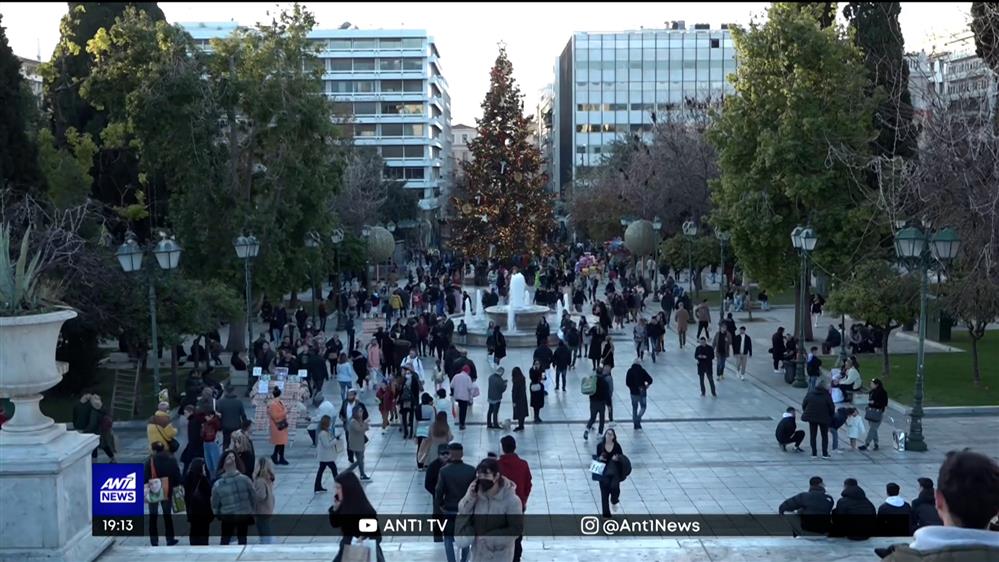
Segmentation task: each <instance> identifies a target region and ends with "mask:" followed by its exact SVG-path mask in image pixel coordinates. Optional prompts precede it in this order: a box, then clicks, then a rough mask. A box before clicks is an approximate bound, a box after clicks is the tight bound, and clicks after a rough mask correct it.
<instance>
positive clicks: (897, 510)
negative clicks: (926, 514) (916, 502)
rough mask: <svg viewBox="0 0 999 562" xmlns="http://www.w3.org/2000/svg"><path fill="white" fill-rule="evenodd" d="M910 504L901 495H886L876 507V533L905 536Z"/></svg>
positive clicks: (910, 509)
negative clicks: (882, 501)
mask: <svg viewBox="0 0 999 562" xmlns="http://www.w3.org/2000/svg"><path fill="white" fill-rule="evenodd" d="M911 516H912V506H910V505H909V502H907V501H905V498H903V497H902V496H888V498H886V499H885V503H883V504H881V505H880V506H879V507H878V534H880V535H882V536H886V537H907V536H909V535H910V530H909V525H910V517H911Z"/></svg>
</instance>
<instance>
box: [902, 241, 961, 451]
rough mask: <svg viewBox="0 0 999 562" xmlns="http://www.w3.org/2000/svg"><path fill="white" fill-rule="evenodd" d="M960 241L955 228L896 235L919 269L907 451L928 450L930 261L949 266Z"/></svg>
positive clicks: (908, 258)
mask: <svg viewBox="0 0 999 562" xmlns="http://www.w3.org/2000/svg"><path fill="white" fill-rule="evenodd" d="M960 246H961V239H960V237H959V236H958V235H957V232H955V231H954V229H952V228H944V229H942V230H939V231H937V232H936V233H935V234H932V235H931V234H930V233H929V232H928V231H924V230H921V229H919V228H916V227H913V226H910V227H908V228H903V229H902V230H899V231H898V232H897V233H896V234H895V251H896V252H897V253H898V257H899V258H901V259H902V261H904V262H907V263H908V264H909V265H910V266H911V265H915V266H917V267H919V348H918V352H917V358H916V390H915V395H914V396H913V400H912V411H911V412H910V413H909V433H908V435H906V438H905V449H906V450H907V451H926V449H927V447H926V440H925V439H924V438H923V381H924V379H925V376H926V372H925V364H924V358H925V356H924V352H923V346H924V343H925V341H926V298H927V293H928V292H929V290H928V287H927V285H928V283H929V281H928V271H929V267H930V258H931V257H932V258H935V259H936V260H937V261H939V262H941V263H946V262H949V261H951V260H953V259H954V258H955V257H957V250H958V248H960Z"/></svg>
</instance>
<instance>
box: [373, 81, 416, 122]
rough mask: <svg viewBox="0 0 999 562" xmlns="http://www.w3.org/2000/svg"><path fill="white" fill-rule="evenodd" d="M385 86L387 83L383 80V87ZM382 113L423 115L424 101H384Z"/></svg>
mask: <svg viewBox="0 0 999 562" xmlns="http://www.w3.org/2000/svg"><path fill="white" fill-rule="evenodd" d="M384 87H385V84H384V81H383V82H382V88H384ZM383 91H384V90H383ZM382 113H383V114H386V115H422V114H423V104H422V103H402V102H384V103H382Z"/></svg>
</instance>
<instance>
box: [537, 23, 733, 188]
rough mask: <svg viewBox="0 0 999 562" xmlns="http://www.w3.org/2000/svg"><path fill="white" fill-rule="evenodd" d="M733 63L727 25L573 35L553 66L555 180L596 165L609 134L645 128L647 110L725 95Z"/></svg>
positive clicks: (641, 131)
mask: <svg viewBox="0 0 999 562" xmlns="http://www.w3.org/2000/svg"><path fill="white" fill-rule="evenodd" d="M698 27H701V26H698ZM735 65H736V59H735V47H734V45H733V44H732V39H731V36H730V34H729V32H728V30H727V29H721V30H710V29H694V30H686V29H671V30H652V29H648V30H641V31H629V32H624V33H586V32H583V33H576V34H574V35H573V36H572V38H571V39H570V40H569V43H568V44H567V45H566V47H565V49H564V50H563V52H562V55H561V56H560V57H559V59H558V62H557V68H556V84H555V98H556V101H555V103H554V108H555V112H554V113H555V115H554V117H553V128H554V130H555V131H556V134H555V147H554V156H555V159H556V164H555V169H556V170H557V173H558V185H559V186H560V187H562V186H565V185H566V184H568V183H571V182H573V181H575V180H578V179H580V175H579V172H580V169H581V168H583V167H590V166H596V165H598V164H599V163H600V161H601V159H602V158H603V153H604V151H605V150H606V148H607V146H608V145H609V144H610V143H611V142H613V141H614V140H615V139H617V138H619V137H621V136H622V135H633V134H638V135H644V134H645V133H648V132H649V131H651V128H652V113H653V112H660V113H662V112H666V111H670V110H675V109H679V108H682V107H683V106H684V105H686V104H690V103H702V102H708V101H717V100H720V99H721V98H722V97H723V96H726V95H730V94H732V92H733V89H732V86H731V84H729V83H728V82H727V80H726V78H725V77H726V76H727V75H728V74H730V73H732V72H734V71H735Z"/></svg>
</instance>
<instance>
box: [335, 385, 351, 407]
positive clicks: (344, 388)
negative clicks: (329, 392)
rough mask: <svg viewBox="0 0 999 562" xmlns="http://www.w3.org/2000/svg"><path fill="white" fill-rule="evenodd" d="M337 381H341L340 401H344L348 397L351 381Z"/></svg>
mask: <svg viewBox="0 0 999 562" xmlns="http://www.w3.org/2000/svg"><path fill="white" fill-rule="evenodd" d="M337 382H339V383H340V401H341V402H342V401H344V400H346V399H347V391H348V390H350V383H349V382H343V381H337Z"/></svg>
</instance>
